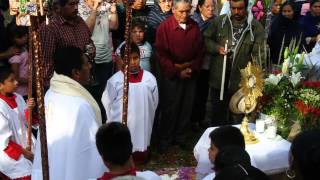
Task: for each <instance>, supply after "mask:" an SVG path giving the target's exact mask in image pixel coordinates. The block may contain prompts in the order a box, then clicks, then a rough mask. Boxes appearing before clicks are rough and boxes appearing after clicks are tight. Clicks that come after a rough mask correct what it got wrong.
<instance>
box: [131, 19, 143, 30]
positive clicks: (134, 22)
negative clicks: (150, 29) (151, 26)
mask: <svg viewBox="0 0 320 180" xmlns="http://www.w3.org/2000/svg"><path fill="white" fill-rule="evenodd" d="M131 27H132V28H131V30H132V29H133V28H135V27H138V28H140V29H142V31H144V32H145V30H146V25H145V23H143V22H142V21H141V20H139V19H134V20H132V25H131Z"/></svg>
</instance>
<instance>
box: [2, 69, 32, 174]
mask: <svg viewBox="0 0 320 180" xmlns="http://www.w3.org/2000/svg"><path fill="white" fill-rule="evenodd" d="M17 87H18V82H17V80H16V79H15V76H14V73H13V71H12V70H11V69H8V68H5V67H2V68H1V69H0V179H2V178H4V179H7V178H9V179H18V178H19V179H20V178H23V179H25V180H29V179H31V177H30V175H31V167H32V160H33V153H32V152H31V150H30V147H28V142H27V139H28V137H27V132H28V131H27V130H28V127H27V121H26V118H25V111H26V110H27V107H33V104H34V101H33V99H29V100H28V106H27V105H26V103H25V101H24V99H23V98H22V96H21V95H19V94H17V93H14V92H15V90H16V89H17ZM31 136H32V135H31ZM31 140H32V142H31V145H33V142H34V141H35V139H34V137H33V136H32V137H31ZM1 173H2V174H1Z"/></svg>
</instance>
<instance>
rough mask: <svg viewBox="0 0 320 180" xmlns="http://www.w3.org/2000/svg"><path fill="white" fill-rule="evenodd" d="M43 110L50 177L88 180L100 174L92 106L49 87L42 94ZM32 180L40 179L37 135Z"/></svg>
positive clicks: (102, 169) (62, 179) (103, 167)
mask: <svg viewBox="0 0 320 180" xmlns="http://www.w3.org/2000/svg"><path fill="white" fill-rule="evenodd" d="M45 113H46V126H47V127H46V128H47V144H48V159H49V175H50V179H52V180H87V179H90V178H95V177H100V176H101V175H102V174H103V172H105V171H106V170H107V169H106V167H105V166H104V164H103V161H102V159H101V157H100V155H99V153H98V151H97V148H96V145H95V134H96V132H97V130H98V124H97V122H96V120H95V119H96V116H95V112H94V111H93V109H92V106H90V104H89V103H88V102H87V101H85V100H84V99H83V98H81V97H76V96H68V95H63V94H60V93H56V92H53V91H52V90H51V89H49V90H48V91H47V93H46V95H45ZM32 179H33V180H42V168H41V152H40V138H39V137H38V141H37V146H36V149H35V159H34V164H33V168H32Z"/></svg>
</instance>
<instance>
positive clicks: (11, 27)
mask: <svg viewBox="0 0 320 180" xmlns="http://www.w3.org/2000/svg"><path fill="white" fill-rule="evenodd" d="M7 33H8V34H7V35H8V40H9V43H10V45H14V44H15V42H14V39H15V38H20V37H22V36H25V35H27V34H28V27H26V26H18V25H17V24H16V23H15V22H12V23H10V24H8V26H7Z"/></svg>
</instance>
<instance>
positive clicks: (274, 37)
mask: <svg viewBox="0 0 320 180" xmlns="http://www.w3.org/2000/svg"><path fill="white" fill-rule="evenodd" d="M302 35H303V29H302V27H301V25H300V24H299V22H298V21H297V20H296V19H293V20H290V19H288V18H286V17H284V16H283V15H282V14H280V15H279V16H277V17H276V18H275V19H274V21H273V22H272V24H271V28H270V32H269V35H268V44H269V46H270V55H271V61H272V63H274V64H277V63H278V59H279V53H280V49H281V45H282V40H283V38H284V37H285V39H284V47H283V51H284V49H285V47H288V46H289V44H290V42H291V40H292V39H294V38H295V39H296V40H297V42H298V41H299V39H300V36H302ZM301 42H304V41H303V37H301ZM283 51H282V52H283ZM282 57H283V55H282V54H281V60H282V61H283V58H282Z"/></svg>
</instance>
